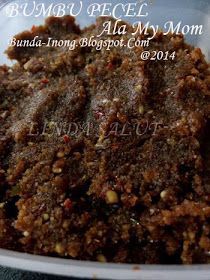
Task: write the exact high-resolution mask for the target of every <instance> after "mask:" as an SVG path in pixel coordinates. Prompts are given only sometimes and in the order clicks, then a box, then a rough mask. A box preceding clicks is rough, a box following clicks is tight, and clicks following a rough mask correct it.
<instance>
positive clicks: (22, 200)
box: [0, 16, 210, 264]
mask: <svg viewBox="0 0 210 280" xmlns="http://www.w3.org/2000/svg"><path fill="white" fill-rule="evenodd" d="M104 20H107V19H100V18H99V19H98V20H97V22H96V24H94V25H92V26H90V27H88V28H85V29H84V30H80V28H79V27H78V26H77V25H76V24H75V22H74V19H73V18H72V17H69V16H66V17H63V18H53V17H51V18H48V19H47V20H46V23H45V25H44V26H41V27H33V28H32V29H31V30H30V31H25V32H23V33H21V34H19V35H17V36H16V38H17V39H22V40H23V39H27V40H32V39H33V38H34V37H35V36H36V35H38V36H39V38H41V39H42V40H43V41H47V39H48V38H49V37H52V38H56V39H69V40H73V39H76V40H80V38H81V37H86V38H90V37H91V36H97V35H98V34H100V33H101V31H102V23H103V21H104ZM109 20H111V21H113V23H114V20H113V19H109ZM118 24H123V23H118ZM127 29H128V31H129V32H127V34H126V35H122V36H119V35H109V36H105V35H103V36H102V37H101V38H96V39H97V40H99V39H100V40H101V39H104V40H105V39H108V38H109V39H121V38H122V37H123V39H124V40H125V42H126V41H127V40H129V38H131V36H132V35H131V33H132V27H131V26H129V25H128V24H127ZM138 36H139V37H140V39H146V36H143V35H141V36H140V35H136V37H138ZM146 49H148V50H150V51H152V50H165V51H166V50H168V51H169V52H170V53H172V52H173V51H176V57H175V59H174V60H168V61H163V60H161V61H158V60H156V61H150V60H147V61H143V60H141V58H140V55H141V52H142V51H143V48H141V47H135V48H133V49H129V48H125V47H123V48H118V47H115V48H111V50H110V51H107V50H106V49H105V48H102V50H100V51H99V50H96V49H95V48H91V47H86V48H84V47H79V46H78V47H76V49H75V50H72V51H69V50H68V49H66V48H56V47H51V48H47V47H44V46H43V47H40V48H30V47H25V48H23V47H10V48H9V49H8V50H7V54H8V56H9V57H10V58H11V59H15V60H17V63H16V64H15V65H14V66H12V67H7V66H1V67H0V244H1V247H2V248H9V249H12V250H20V251H24V252H29V253H33V254H41V255H51V256H60V257H65V258H73V259H80V260H97V261H101V262H107V261H108V262H122V263H146V264H160V263H161V264H170V263H177V264H179V263H184V264H192V263H210V136H209V128H210V124H209V123H210V122H209V117H210V73H209V70H208V64H207V63H206V62H205V59H204V56H203V55H202V53H201V51H200V49H196V48H194V47H191V46H189V45H187V44H186V43H185V42H184V38H183V36H182V35H172V34H169V35H167V36H163V34H162V32H161V31H160V32H159V33H158V34H157V35H156V37H155V38H154V39H153V40H152V41H151V42H150V46H149V47H147V48H146Z"/></svg>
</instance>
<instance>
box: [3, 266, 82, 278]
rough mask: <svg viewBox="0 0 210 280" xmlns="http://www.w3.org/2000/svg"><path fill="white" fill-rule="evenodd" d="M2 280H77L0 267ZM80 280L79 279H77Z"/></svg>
mask: <svg viewBox="0 0 210 280" xmlns="http://www.w3.org/2000/svg"><path fill="white" fill-rule="evenodd" d="M0 280H76V278H69V277H60V276H58V277H57V276H51V275H46V274H40V273H32V272H26V271H20V270H15V269H10V268H5V267H2V266H0ZM77 280H79V278H77Z"/></svg>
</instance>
